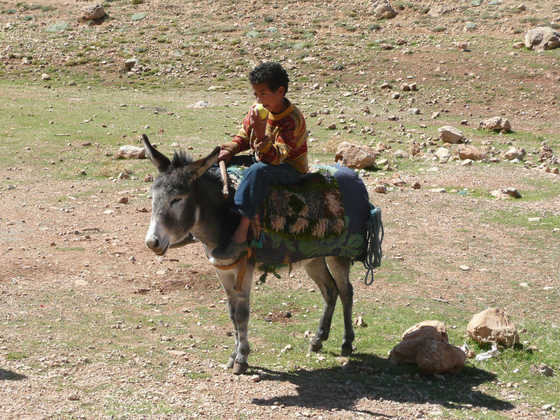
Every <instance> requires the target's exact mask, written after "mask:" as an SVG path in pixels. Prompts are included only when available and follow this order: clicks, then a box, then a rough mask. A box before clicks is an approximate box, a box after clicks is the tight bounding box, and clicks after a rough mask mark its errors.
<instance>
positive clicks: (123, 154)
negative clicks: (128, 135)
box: [117, 145, 146, 159]
mask: <svg viewBox="0 0 560 420" xmlns="http://www.w3.org/2000/svg"><path fill="white" fill-rule="evenodd" d="M117 158H120V159H145V158H146V151H145V150H144V148H143V147H137V146H131V145H125V146H121V147H120V149H119V151H118V152H117Z"/></svg>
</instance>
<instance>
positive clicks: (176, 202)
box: [169, 198, 181, 206]
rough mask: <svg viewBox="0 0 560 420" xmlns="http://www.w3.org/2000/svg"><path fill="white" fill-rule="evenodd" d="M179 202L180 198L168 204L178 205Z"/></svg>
mask: <svg viewBox="0 0 560 420" xmlns="http://www.w3.org/2000/svg"><path fill="white" fill-rule="evenodd" d="M180 201H181V199H180V198H174V199H173V200H171V203H169V204H170V205H171V206H174V205H175V204H178V203H179V202H180Z"/></svg>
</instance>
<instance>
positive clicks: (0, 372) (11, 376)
mask: <svg viewBox="0 0 560 420" xmlns="http://www.w3.org/2000/svg"><path fill="white" fill-rule="evenodd" d="M26 378H27V376H25V375H20V374H19V373H15V372H12V371H11V370H5V369H2V368H0V381H21V380H22V379H26Z"/></svg>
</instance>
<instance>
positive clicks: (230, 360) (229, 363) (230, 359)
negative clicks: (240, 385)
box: [226, 357, 235, 369]
mask: <svg viewBox="0 0 560 420" xmlns="http://www.w3.org/2000/svg"><path fill="white" fill-rule="evenodd" d="M234 363H235V358H233V357H230V358H229V360H228V362H227V363H226V368H228V369H231V368H232V367H233V364H234Z"/></svg>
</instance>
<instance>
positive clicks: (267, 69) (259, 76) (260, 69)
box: [249, 62, 290, 94]
mask: <svg viewBox="0 0 560 420" xmlns="http://www.w3.org/2000/svg"><path fill="white" fill-rule="evenodd" d="M249 81H250V82H251V84H252V85H259V84H262V83H266V85H267V86H268V88H269V89H270V90H271V91H273V92H274V91H277V90H278V88H280V87H284V94H285V93H286V92H287V91H288V83H289V82H290V78H289V77H288V73H286V70H284V67H282V66H281V65H280V64H279V63H274V62H267V63H261V64H259V65H258V66H257V67H255V68H254V69H253V70H252V71H251V73H249Z"/></svg>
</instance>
